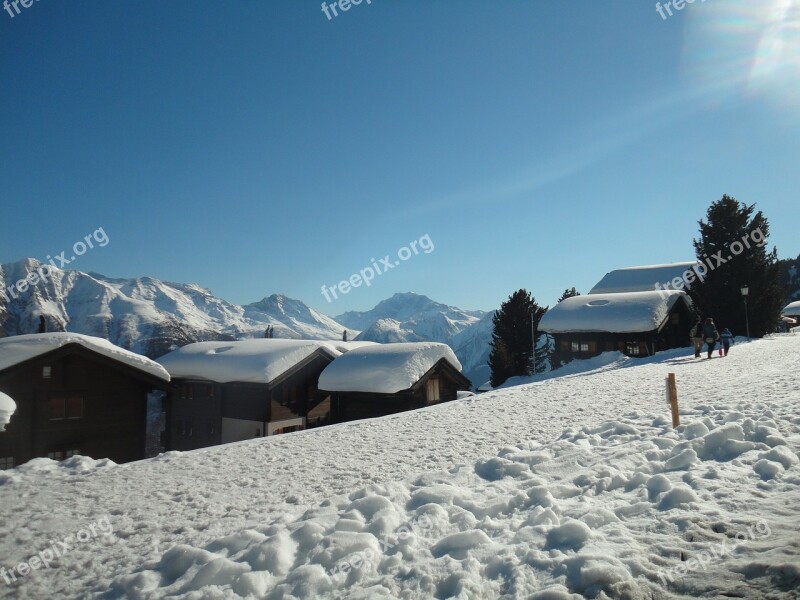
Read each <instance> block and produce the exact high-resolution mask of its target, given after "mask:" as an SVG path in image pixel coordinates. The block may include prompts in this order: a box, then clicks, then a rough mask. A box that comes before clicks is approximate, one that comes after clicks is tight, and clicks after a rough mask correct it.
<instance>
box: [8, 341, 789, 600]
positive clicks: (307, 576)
mask: <svg viewBox="0 0 800 600" xmlns="http://www.w3.org/2000/svg"><path fill="white" fill-rule="evenodd" d="M687 353H690V350H687V349H683V350H679V351H671V352H668V353H662V354H660V355H658V356H657V357H654V358H651V359H646V360H644V361H633V360H629V361H622V363H620V362H616V363H614V364H612V365H608V366H606V367H603V368H600V369H598V370H597V371H595V372H592V373H586V374H576V375H571V376H567V377H561V378H554V379H550V380H548V381H543V382H541V383H534V384H531V385H524V386H519V387H516V388H509V389H505V390H500V391H496V392H490V393H487V394H483V395H480V396H477V397H472V398H468V399H465V400H459V401H454V402H450V403H447V404H444V405H440V406H436V407H431V408H428V409H424V410H420V411H415V412H410V413H403V414H400V415H395V416H391V417H386V418H382V419H376V420H371V421H363V422H355V423H346V424H343V425H338V426H334V427H329V428H325V429H318V430H312V431H307V432H300V433H296V434H288V435H284V436H279V437H275V438H268V439H259V440H253V441H248V442H242V443H239V444H235V445H229V446H225V447H215V448H210V449H206V450H200V451H195V452H189V453H183V454H180V453H169V454H167V455H162V456H161V457H159V458H156V459H152V460H149V461H142V462H139V463H132V464H128V465H119V466H115V465H113V464H112V465H108V464H105V463H104V462H103V461H100V462H99V463H95V461H91V460H89V459H73V460H72V461H71V462H69V463H66V462H65V463H62V464H61V465H60V466H58V467H54V466H53V465H52V463H51V461H47V460H40V461H35V462H34V463H31V464H29V466H27V467H22V468H20V469H16V470H14V471H11V472H6V473H5V474H0V506H2V507H3V508H2V514H3V519H2V523H0V549H2V551H1V552H0V557H2V558H0V567H5V568H6V569H9V568H11V567H13V566H14V565H16V564H18V563H19V562H20V561H22V560H28V559H29V558H30V557H31V556H32V555H34V554H35V553H37V552H38V551H40V550H42V549H45V548H47V547H48V546H50V545H51V542H52V541H58V540H64V539H65V538H67V537H68V536H71V535H75V534H76V532H77V531H79V530H80V529H81V528H84V527H87V526H88V525H89V524H90V523H94V522H97V520H98V519H99V518H102V517H108V519H109V522H110V523H111V526H112V527H113V534H111V535H107V536H105V535H104V536H99V537H97V538H94V539H92V540H90V541H87V542H85V543H81V544H74V545H73V548H72V550H71V551H70V552H69V553H68V554H66V555H65V556H63V557H62V558H60V559H57V560H56V561H55V562H53V564H52V567H51V568H50V569H40V570H37V571H34V572H32V573H31V574H29V575H27V576H26V577H24V578H21V579H20V580H19V581H17V582H16V583H13V584H12V585H10V586H9V585H6V584H5V582H4V581H3V580H2V579H0V597H15V598H71V597H76V598H84V597H95V598H161V597H167V596H168V597H183V598H232V597H237V595H238V596H245V597H246V596H248V595H250V596H251V597H271V598H292V597H298V598H299V597H309V598H310V597H332V598H333V597H352V598H395V597H398V598H400V597H402V598H417V597H419V598H428V597H435V598H448V597H458V598H492V597H508V598H528V597H534V598H572V597H582V596H585V597H599V598H603V597H608V598H684V597H685V598H689V597H697V596H700V595H706V596H708V597H713V596H715V595H729V596H734V597H752V598H798V597H800V595H798V593H797V589H798V587H800V535H798V534H799V533H800V466H798V458H797V455H798V451H800V416H798V414H797V407H798V405H800V389H799V388H800V386H798V382H797V373H798V367H800V359H798V356H800V354H799V353H800V336H797V335H785V336H776V337H773V338H769V339H765V340H761V341H756V342H753V343H749V344H737V345H735V346H734V347H733V349H732V352H731V354H730V356H728V357H727V358H724V359H723V358H715V359H713V360H706V359H702V360H694V359H693V358H691V357H687ZM669 371H673V372H675V373H676V376H677V381H678V391H679V399H680V404H681V410H682V421H683V425H682V426H681V428H679V429H678V430H676V431H673V430H672V428H671V427H670V426H669V414H668V413H669V411H668V407H667V405H666V401H665V394H664V376H665V375H666V373H667V372H669ZM37 470H38V471H40V472H37ZM759 524H760V525H759ZM403 525H406V526H407V527H408V529H409V531H410V533H408V535H406V532H405V531H404V530H402V529H400V531H399V532H398V529H399V528H401V527H402V526H403ZM422 525H424V527H423V526H422ZM756 526H759V527H760V528H761V529H753V528H754V527H756ZM748 527H749V528H751V529H750V532H751V535H750V538H748V539H747V540H746V541H744V542H742V543H739V545H738V546H736V547H735V548H734V547H733V546H734V545H735V543H738V542H736V540H735V538H734V537H733V536H735V535H736V534H737V533H739V534H742V533H743V532H747V531H748ZM762 530H764V531H766V530H768V534H766V533H764V534H763V535H762ZM753 531H755V532H756V533H755V534H754V535H753V534H752V532H753ZM731 540H733V541H731ZM720 544H722V545H720ZM725 544H727V545H725ZM715 548H716V549H718V548H724V549H726V552H725V553H724V555H722V556H720V557H718V558H714V559H713V560H711V561H709V562H707V564H705V565H704V567H703V568H699V567H698V568H694V569H690V570H689V571H687V572H684V573H678V571H676V570H675V569H679V568H680V567H681V565H684V566H685V565H687V564H691V563H689V562H688V561H691V560H692V559H695V560H696V559H697V558H701V559H702V558H703V557H704V556H705V555H704V554H703V553H704V552H705V553H707V554H708V553H711V552H713V551H714V550H715ZM728 549H729V550H730V551H727V550H728ZM359 557H361V558H362V559H365V560H363V561H360V560H359ZM681 557H683V558H685V559H686V561H682V560H681ZM346 561H351V562H352V561H355V562H353V564H352V566H353V567H354V568H352V569H349V570H346V569H341V565H342V563H343V562H345V563H346ZM337 565H340V572H337V573H334V574H333V575H331V574H330V572H331V571H332V570H334V569H336V567H337ZM356 566H357V567H358V568H355V567H356ZM659 570H661V572H662V573H666V574H667V575H668V576H669V578H670V579H671V581H669V582H668V583H667V585H664V579H663V577H660V576H659V574H658V572H659ZM326 571H327V573H326ZM573 594H578V596H573Z"/></svg>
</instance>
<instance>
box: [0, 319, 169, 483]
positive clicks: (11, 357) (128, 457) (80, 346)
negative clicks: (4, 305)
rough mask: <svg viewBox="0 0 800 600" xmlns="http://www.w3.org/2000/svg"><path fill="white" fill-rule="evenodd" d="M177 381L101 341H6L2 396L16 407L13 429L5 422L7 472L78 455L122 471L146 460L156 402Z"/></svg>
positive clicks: (0, 369)
mask: <svg viewBox="0 0 800 600" xmlns="http://www.w3.org/2000/svg"><path fill="white" fill-rule="evenodd" d="M169 380H170V377H169V373H167V371H166V370H165V369H164V368H163V367H162V366H161V365H159V364H158V363H156V362H154V361H152V360H150V359H148V358H146V357H144V356H140V355H138V354H134V353H133V352H129V351H128V350H125V349H123V348H120V347H118V346H115V345H114V344H112V343H110V342H109V341H107V340H104V339H101V338H96V337H91V336H87V335H80V334H76V333H64V332H58V333H41V334H31V335H19V336H13V337H7V338H2V339H0V392H3V394H5V395H6V396H7V397H10V398H13V401H14V403H15V405H16V406H15V411H14V412H13V416H10V415H8V416H9V417H10V422H8V421H7V419H3V420H4V421H6V423H7V424H6V426H5V431H3V432H2V433H0V469H3V468H11V467H14V466H18V465H20V464H22V463H25V462H27V461H29V460H31V459H33V458H38V457H49V458H52V459H54V460H62V459H65V458H69V457H70V456H73V455H76V454H81V455H85V456H91V457H92V458H96V459H101V458H109V459H111V460H113V461H114V462H117V463H123V462H129V461H134V460H141V459H143V458H145V457H146V437H147V423H148V419H147V415H148V412H147V409H148V400H150V401H151V404H152V403H153V400H154V399H155V398H158V394H160V393H163V392H164V391H165V390H166V389H167V388H168V387H169ZM5 404H6V405H7V406H8V405H9V403H8V402H6V403H5ZM0 412H3V413H8V411H7V410H0Z"/></svg>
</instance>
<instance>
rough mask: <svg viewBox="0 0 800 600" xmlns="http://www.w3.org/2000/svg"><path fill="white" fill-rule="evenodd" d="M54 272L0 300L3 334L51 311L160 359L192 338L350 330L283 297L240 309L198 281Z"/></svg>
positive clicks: (11, 273)
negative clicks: (183, 282)
mask: <svg viewBox="0 0 800 600" xmlns="http://www.w3.org/2000/svg"><path fill="white" fill-rule="evenodd" d="M40 265H41V263H39V261H36V260H34V259H26V260H23V261H19V262H16V263H8V264H4V265H0V281H2V282H3V283H4V288H5V289H8V288H9V287H11V286H13V285H14V284H15V283H16V282H17V281H19V280H20V279H22V278H25V277H26V276H27V275H28V273H32V272H35V271H36V270H37V269H39V267H40ZM50 273H51V274H50V276H49V277H48V278H46V279H45V280H44V281H39V282H38V283H36V284H35V285H34V286H32V287H30V288H29V289H27V290H25V291H24V292H22V293H20V294H18V297H16V298H14V297H13V296H12V295H11V294H10V293H9V300H10V301H9V302H6V301H5V299H4V298H0V335H17V334H23V333H32V332H35V331H37V328H38V324H39V315H40V314H44V315H46V317H47V320H48V322H49V330H62V329H65V330H67V331H72V332H75V333H84V334H87V335H94V336H99V337H103V338H107V339H108V340H110V341H111V342H113V343H115V344H117V345H119V346H121V347H123V348H127V349H129V350H133V351H134V352H138V353H140V354H145V355H147V356H150V357H151V358H154V357H158V356H161V355H162V354H164V353H166V352H168V351H169V350H171V349H173V348H175V347H178V346H182V345H184V344H187V343H190V342H196V341H205V340H226V339H228V340H232V339H240V338H247V337H261V336H263V335H264V330H265V329H266V327H267V326H272V327H274V335H275V337H281V338H310V339H341V336H342V331H343V330H344V327H343V326H342V325H340V324H338V323H336V321H334V320H333V319H331V318H330V317H328V316H326V315H323V314H321V313H318V312H317V311H315V310H313V309H311V308H309V307H307V306H306V305H305V304H303V303H302V302H300V301H298V300H292V299H290V298H286V297H285V296H280V295H272V296H270V297H268V298H264V299H263V300H261V301H260V302H257V303H254V304H249V305H247V306H238V305H236V304H232V303H230V302H226V301H225V300H222V299H221V298H217V297H216V296H214V295H213V294H212V293H211V292H210V291H209V290H206V289H204V288H201V287H200V286H197V285H194V284H182V283H170V282H165V281H160V280H158V279H154V278H152V277H139V278H135V279H112V278H109V277H105V276H103V275H100V274H98V273H83V272H81V271H72V270H61V269H56V268H51V271H50ZM7 293H8V292H7ZM351 333H354V334H355V333H357V332H351Z"/></svg>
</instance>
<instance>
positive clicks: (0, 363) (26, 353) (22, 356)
mask: <svg viewBox="0 0 800 600" xmlns="http://www.w3.org/2000/svg"><path fill="white" fill-rule="evenodd" d="M67 344H78V345H79V346H83V347H84V348H86V349H87V350H91V351H92V352H97V353H98V354H102V355H103V356H106V357H108V358H111V359H113V360H116V361H119V362H121V363H123V364H125V365H127V366H129V367H131V368H134V369H137V370H139V371H143V372H145V373H147V374H149V375H152V376H154V377H157V378H158V379H162V380H164V381H169V373H167V371H166V370H165V369H164V368H163V367H162V366H161V365H159V364H158V363H157V362H155V361H152V360H150V359H149V358H147V357H146V356H142V355H141V354H136V353H135V352H131V351H130V350H125V349H124V348H120V347H119V346H115V345H114V344H112V343H111V342H109V341H108V340H104V339H103V338H99V337H93V336H90V335H83V334H81V333H70V332H63V331H54V332H51V333H31V334H28V335H15V336H12V337H6V338H1V339H0V371H3V370H5V369H7V368H9V367H13V366H14V365H16V364H19V363H21V362H24V361H26V360H29V359H31V358H35V357H37V356H40V355H42V354H46V353H47V352H52V351H53V350H56V349H58V348H61V347H63V346H66V345H67Z"/></svg>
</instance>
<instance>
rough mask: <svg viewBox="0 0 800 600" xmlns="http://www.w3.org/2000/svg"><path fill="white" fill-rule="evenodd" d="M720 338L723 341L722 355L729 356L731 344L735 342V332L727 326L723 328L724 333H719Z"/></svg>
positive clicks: (720, 351) (720, 350)
mask: <svg viewBox="0 0 800 600" xmlns="http://www.w3.org/2000/svg"><path fill="white" fill-rule="evenodd" d="M719 338H720V341H721V342H722V348H720V349H719V353H720V356H728V350H729V349H730V347H731V344H733V343H734V341H733V334H732V333H731V332H730V330H729V329H728V328H727V327H726V328H725V329H723V330H722V333H720V334H719Z"/></svg>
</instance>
